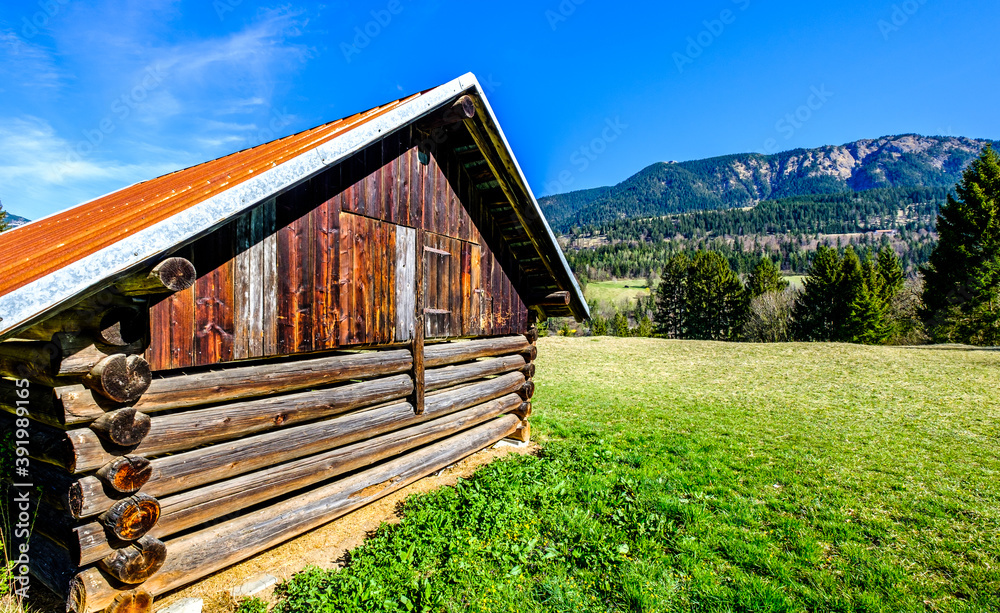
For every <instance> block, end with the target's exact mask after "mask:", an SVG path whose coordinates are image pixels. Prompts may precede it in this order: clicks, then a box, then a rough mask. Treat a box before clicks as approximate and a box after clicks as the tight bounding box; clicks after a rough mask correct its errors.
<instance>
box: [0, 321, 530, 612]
mask: <svg viewBox="0 0 1000 613" xmlns="http://www.w3.org/2000/svg"><path fill="white" fill-rule="evenodd" d="M533 340H534V337H533V329H531V330H529V331H528V335H527V337H526V336H523V335H514V336H504V337H495V338H481V339H476V340H459V341H453V342H444V343H436V344H428V345H427V346H426V347H425V349H424V356H423V357H424V360H423V362H424V365H425V367H426V372H425V386H426V390H427V392H426V398H425V401H424V410H423V412H422V413H420V414H418V413H417V412H416V410H415V407H414V405H413V404H412V402H411V395H412V393H413V383H412V379H411V377H410V373H411V369H412V367H413V359H412V355H411V354H410V351H408V350H406V349H394V348H384V349H372V350H364V351H351V352H342V351H341V352H335V353H329V354H325V355H312V356H304V357H300V358H298V359H285V360H275V361H263V362H258V363H255V364H249V365H244V364H238V363H237V364H231V365H229V366H226V367H221V368H220V367H218V366H216V367H213V368H206V369H200V370H198V371H191V372H187V373H185V374H180V373H176V372H169V371H168V372H164V373H158V374H156V375H155V376H154V377H153V380H152V382H151V384H150V386H149V390H148V394H147V395H144V396H143V398H142V399H141V400H140V401H138V402H137V403H136V407H141V409H142V411H141V412H139V414H140V415H146V416H148V417H149V421H150V423H149V428H148V431H146V432H145V434H144V436H142V437H140V438H141V440H140V441H138V442H137V443H136V444H134V445H131V446H127V447H123V446H120V445H112V444H110V443H109V442H108V441H107V440H105V439H104V438H102V437H101V436H99V435H98V434H97V432H96V431H95V429H94V428H95V424H98V423H99V422H100V421H101V419H102V416H107V415H109V414H110V413H107V412H105V411H106V409H107V406H106V403H104V402H103V401H99V400H98V399H96V398H95V397H93V396H89V397H86V399H85V400H84V399H81V396H86V395H85V394H82V393H81V392H82V390H80V389H77V388H76V386H75V385H69V386H61V387H60V388H52V387H46V386H42V385H40V384H37V383H33V384H32V385H31V386H30V387H29V388H26V389H28V390H30V394H29V396H28V401H29V406H45V407H47V408H46V411H47V414H46V416H45V423H43V422H42V421H37V420H36V421H33V423H32V424H31V428H30V430H31V433H32V436H33V439H32V451H33V455H32V461H33V462H34V464H35V466H36V467H37V471H36V474H37V475H38V477H39V481H41V482H43V483H44V485H45V487H44V496H43V500H42V502H41V504H40V508H39V518H40V521H38V522H37V526H38V536H37V539H36V541H37V542H38V543H39V548H40V550H42V552H43V554H42V555H41V556H40V558H39V559H43V560H45V565H46V566H47V567H48V568H47V569H45V570H43V571H41V572H40V573H39V574H40V575H41V576H40V579H41V580H42V581H43V583H46V584H48V585H49V586H50V587H51V588H52V589H53V590H56V591H57V592H58V591H61V592H62V593H65V594H67V598H68V603H69V604H68V610H70V611H78V612H87V613H92V612H94V611H101V610H105V608H106V607H111V608H110V609H108V610H116V609H114V607H116V606H122V605H121V603H120V602H118V603H117V604H116V601H121V600H122V599H129V598H131V599H132V600H129V602H130V603H131V602H133V601H134V600H135V599H136V598H137V596H136V594H139V595H140V596H141V598H139V599H140V600H141V602H142V603H146V604H148V605H149V606H152V604H151V603H152V601H153V598H152V597H154V596H156V595H157V594H160V593H163V592H165V591H168V590H171V589H174V588H176V587H178V586H180V585H182V584H184V583H188V582H190V581H192V580H194V579H197V578H198V577H201V576H204V575H207V574H209V573H211V572H214V571H215V570H218V569H219V568H223V567H225V566H228V565H229V564H232V563H234V562H236V561H239V560H240V559H243V558H244V557H248V556H250V555H252V554H253V553H256V552H257V551H260V550H262V549H263V548H266V547H270V546H272V545H273V544H275V543H277V542H280V541H282V540H285V539H287V538H290V537H291V536H294V535H296V534H299V533H301V532H302V531H304V530H307V529H309V528H311V527H314V526H316V525H319V524H321V523H325V522H327V521H330V520H332V519H334V518H335V517H338V516H339V515H342V514H344V513H347V512H349V511H350V510H353V509H355V508H358V507H359V506H362V505H363V504H367V502H370V501H371V500H374V499H375V498H377V497H378V496H382V495H386V494H388V493H390V492H391V491H395V490H396V489H398V488H400V487H403V486H405V485H406V484H408V483H410V482H412V481H413V480H415V479H417V478H420V477H421V476H424V475H426V474H429V473H430V472H434V471H436V470H438V469H439V468H441V467H443V466H445V465H448V464H451V463H454V462H455V461H457V460H458V459H460V458H461V457H463V456H464V455H468V453H471V452H474V451H477V450H478V449H481V448H483V447H485V446H487V445H489V444H492V443H494V442H496V441H498V440H500V439H501V438H504V437H511V436H513V437H517V436H519V433H521V432H523V430H524V421H523V420H524V419H525V418H526V417H527V415H528V414H529V413H530V396H531V393H532V391H533V384H532V383H531V375H532V374H533V371H534V365H533V362H532V360H533V357H534V355H535V352H534V347H533ZM63 388H74V389H75V392H73V393H70V392H68V391H67V390H66V389H63ZM208 390H214V391H215V393H214V394H213V393H205V392H206V391H208ZM75 394H76V395H75ZM65 398H72V400H71V401H67V402H65V403H64V401H63V400H62V399H65ZM8 400H9V399H8ZM8 400H4V401H0V407H2V408H3V409H4V410H5V415H7V414H10V413H13V412H15V411H16V404H11V403H9V402H8ZM129 409H130V410H132V411H134V409H135V407H129ZM121 410H123V409H118V411H121ZM4 419H5V421H10V420H12V419H13V417H12V416H10V415H8V416H7V417H5V418H4ZM36 451H39V453H35V452H36ZM372 488H375V489H374V490H373V489H372ZM289 513H293V514H295V516H296V517H297V519H296V520H295V521H294V522H293V523H292V524H286V523H285V522H282V521H278V520H277V519H276V518H278V517H282V518H287V517H288V516H289ZM223 526H228V528H226V529H223V528H222V527H223ZM250 528H253V530H252V532H253V534H254V535H257V534H260V535H261V536H260V538H259V539H258V538H257V537H256V536H255V537H253V538H251V539H250V541H247V540H246V538H245V537H246V534H247V531H248V530H249V529H250ZM239 535H242V536H239ZM241 538H242V539H243V540H239V539H241ZM237 541H238V543H239V544H238V546H237V544H236V543H237ZM35 568H36V567H33V570H34V569H35ZM67 580H68V581H69V583H67ZM70 586H71V589H70ZM132 606H135V605H134V603H133V605H132ZM137 610H146V609H137Z"/></svg>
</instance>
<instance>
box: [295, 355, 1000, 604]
mask: <svg viewBox="0 0 1000 613" xmlns="http://www.w3.org/2000/svg"><path fill="white" fill-rule="evenodd" d="M538 360H539V364H538V378H537V384H538V388H537V392H536V395H535V407H536V412H535V415H534V416H533V418H532V421H533V424H534V431H535V432H536V436H539V435H540V437H541V439H542V440H543V452H542V453H541V454H540V455H539V456H538V457H526V458H520V457H519V458H512V459H509V460H504V461H501V462H495V463H493V464H491V465H489V466H486V467H484V468H483V469H481V470H480V471H479V472H478V473H477V474H476V475H475V476H474V477H473V478H472V479H469V480H466V481H462V482H460V484H459V485H458V486H457V487H455V488H447V489H444V490H440V491H437V492H433V493H430V494H427V495H424V496H420V497H417V498H414V499H411V500H409V501H408V502H407V503H406V505H405V515H404V518H403V520H402V522H401V523H400V524H398V525H396V526H387V527H383V528H381V529H380V530H379V531H378V532H377V533H376V534H375V535H374V536H373V537H372V538H370V539H369V540H368V541H367V542H366V544H365V545H363V546H362V547H360V548H358V549H357V550H355V552H353V554H352V555H351V559H350V562H349V564H348V565H347V567H346V568H345V569H343V570H341V571H339V572H336V571H321V570H318V569H313V570H310V571H308V572H306V573H302V574H300V575H298V576H297V577H296V578H295V579H294V580H293V581H291V582H290V583H289V584H287V585H285V586H284V587H283V588H282V589H283V590H284V594H285V596H284V598H285V599H284V600H283V602H282V604H281V605H280V610H282V611H289V612H292V611H294V612H302V613H305V612H307V611H308V612H312V611H317V612H326V611H329V612H334V611H336V612H338V613H340V612H344V611H431V610H433V611H438V610H442V611H461V612H463V613H464V612H475V611H567V612H573V613H582V612H590V611H594V612H598V611H601V612H603V611H719V612H748V613H749V612H756V611H773V612H777V611H794V612H807V611H809V612H814V611H815V612H819V611H830V612H841V611H844V612H847V611H859V612H860V611H884V612H890V611H893V612H894V611H908V612H910V611H912V612H917V611H921V612H923V611H956V612H958V611H961V612H973V611H976V612H978V611H1000V480H998V478H997V477H998V472H1000V442H998V440H1000V419H998V418H1000V393H998V390H997V388H998V383H1000V352H988V351H959V350H939V349H902V348H885V347H860V346H848V345H830V344H814V345H810V344H781V345H749V344H726V343H703V342H680V341H663V340H654V339H615V338H607V337H604V338H557V337H550V338H545V339H541V340H539V359H538Z"/></svg>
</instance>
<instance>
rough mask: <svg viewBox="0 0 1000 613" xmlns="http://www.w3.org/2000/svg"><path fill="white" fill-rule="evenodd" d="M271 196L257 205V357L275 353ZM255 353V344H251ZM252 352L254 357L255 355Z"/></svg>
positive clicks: (273, 210) (274, 238)
mask: <svg viewBox="0 0 1000 613" xmlns="http://www.w3.org/2000/svg"><path fill="white" fill-rule="evenodd" d="M276 206H277V205H276V202H275V199H274V198H271V199H270V200H268V201H266V202H265V203H264V204H262V205H261V207H260V208H261V223H262V224H263V228H262V235H263V239H262V241H261V269H262V281H261V331H262V334H263V339H262V341H261V344H260V354H259V356H268V355H277V354H278V300H279V297H278V237H277V227H276V214H277V210H276ZM251 347H252V349H253V351H254V352H256V345H255V344H252V345H251ZM259 356H257V355H255V356H254V357H259Z"/></svg>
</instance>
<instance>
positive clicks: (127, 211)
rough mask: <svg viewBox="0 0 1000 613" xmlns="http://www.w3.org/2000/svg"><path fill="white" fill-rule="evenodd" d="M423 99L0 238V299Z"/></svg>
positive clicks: (144, 186) (141, 187)
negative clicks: (385, 114)
mask: <svg viewBox="0 0 1000 613" xmlns="http://www.w3.org/2000/svg"><path fill="white" fill-rule="evenodd" d="M428 91H430V90H428ZM424 93H426V92H421V93H418V94H414V95H412V96H409V97H406V98H402V99H400V100H396V101H395V102H391V103H389V104H386V105H383V106H379V107H375V108H373V109H370V110H368V111H365V112H363V113H358V114H356V115H352V116H351V117H346V118H344V119H339V120H337V121H334V122H331V123H327V124H324V125H321V126H318V127H315V128H312V129H311V130H306V131H305V132H300V133H298V134H293V135H291V136H286V137H285V138H281V139H278V140H275V141H272V142H269V143H266V144H263V145H259V146H257V147H253V148H252V149H246V150H243V151H239V152H237V153H233V154H231V155H227V156H225V157H222V158H219V159H217V160H213V161H211V162H205V163H204V164H199V165H198V166H192V167H190V168H185V169H184V170H178V171H177V172H173V173H170V174H167V175H164V176H162V177H159V178H157V179H152V180H150V181H144V182H142V183H137V184H136V185H132V186H130V187H126V188H125V189H121V190H119V191H117V192H114V193H111V194H108V195H107V196H102V197H101V198H98V199H96V200H92V201H90V202H87V203H84V204H81V205H79V206H76V207H73V208H71V209H68V210H66V211H63V212H61V213H57V214H55V215H51V216H49V217H46V218H44V219H41V220H39V221H36V222H33V223H30V224H27V225H24V226H21V227H19V228H15V229H13V230H10V231H8V232H4V233H3V234H0V296H3V295H4V294H7V293H9V292H12V291H14V290H16V289H18V288H21V287H24V286H25V285H27V284H29V283H31V282H32V281H35V280H36V279H40V278H42V277H44V276H46V275H48V274H50V273H52V272H54V271H56V270H59V269H60V268H63V267H65V266H66V265H68V264H71V263H73V262H76V261H78V260H80V259H82V258H85V257H87V256H88V255H90V254H93V253H95V252H97V251H99V250H100V249H103V248H105V247H107V246H109V245H113V244H114V243H116V242H118V241H120V240H121V239H123V238H124V237H126V236H129V235H131V234H134V233H136V232H138V231H140V230H143V229H145V228H148V227H150V226H152V225H154V224H156V223H158V222H160V221H163V220H165V219H167V218H169V217H172V216H173V215H176V214H177V213H180V212H182V211H184V210H187V209H189V208H191V207H193V206H195V205H196V204H198V203H200V202H204V201H205V200H207V199H209V198H211V197H213V196H215V195H217V194H220V193H222V192H224V191H226V190H228V189H231V188H232V187H234V186H235V185H239V184H240V183H242V182H244V181H246V180H248V179H250V178H252V177H254V176H256V175H259V174H260V173H261V172H263V171H265V170H268V169H269V168H273V167H275V166H277V165H278V164H281V163H282V162H285V161H287V160H290V159H292V158H294V157H296V156H298V155H301V154H302V153H304V152H306V151H309V150H311V149H314V148H316V147H318V146H319V145H322V144H323V143H325V142H327V141H330V140H332V139H333V138H335V137H337V136H340V135H342V134H344V133H345V132H348V131H350V130H352V129H354V128H356V127H358V126H361V125H363V124H365V123H367V122H369V121H371V120H372V119H375V118H376V117H379V116H380V115H382V114H384V113H386V112H388V111H390V110H392V109H394V108H396V107H397V106H399V105H401V104H404V103H407V102H409V101H411V100H413V99H415V98H417V97H419V96H421V95H423V94H424Z"/></svg>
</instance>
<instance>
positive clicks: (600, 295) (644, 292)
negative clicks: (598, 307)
mask: <svg viewBox="0 0 1000 613" xmlns="http://www.w3.org/2000/svg"><path fill="white" fill-rule="evenodd" d="M648 295H649V287H648V286H647V285H646V280H645V279H618V280H615V281H591V282H590V283H588V284H587V288H586V289H585V290H584V297H585V298H586V299H587V300H588V301H597V302H598V303H601V302H604V303H607V304H609V305H617V304H619V303H620V302H621V301H623V300H628V301H629V302H635V299H636V297H638V296H648Z"/></svg>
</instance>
